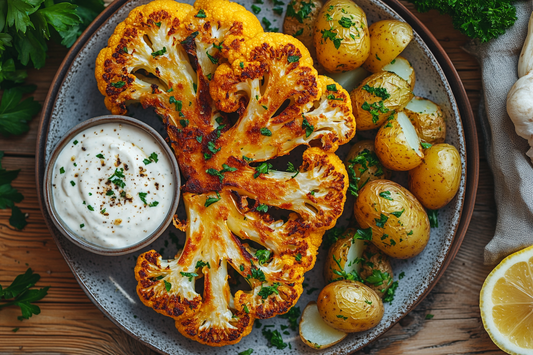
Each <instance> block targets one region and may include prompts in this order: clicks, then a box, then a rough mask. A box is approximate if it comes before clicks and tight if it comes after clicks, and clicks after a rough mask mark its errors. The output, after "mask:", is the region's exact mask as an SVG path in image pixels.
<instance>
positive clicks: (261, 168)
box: [254, 162, 272, 179]
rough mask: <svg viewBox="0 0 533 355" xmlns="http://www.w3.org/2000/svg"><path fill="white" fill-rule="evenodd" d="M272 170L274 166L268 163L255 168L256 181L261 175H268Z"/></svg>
mask: <svg viewBox="0 0 533 355" xmlns="http://www.w3.org/2000/svg"><path fill="white" fill-rule="evenodd" d="M270 169H272V164H270V163H266V162H265V163H261V165H259V166H257V167H256V168H255V174H254V179H257V178H258V177H259V175H261V174H268V172H269V171H270Z"/></svg>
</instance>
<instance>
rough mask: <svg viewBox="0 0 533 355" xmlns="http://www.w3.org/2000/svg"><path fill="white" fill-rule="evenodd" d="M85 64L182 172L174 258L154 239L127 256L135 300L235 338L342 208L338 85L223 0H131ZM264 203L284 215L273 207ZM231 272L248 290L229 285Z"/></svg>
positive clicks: (204, 331)
mask: <svg viewBox="0 0 533 355" xmlns="http://www.w3.org/2000/svg"><path fill="white" fill-rule="evenodd" d="M95 75H96V79H97V81H98V87H99V89H100V91H101V93H102V94H103V95H104V96H105V103H106V106H107V107H108V109H109V110H110V111H111V112H113V113H114V114H125V113H126V112H127V105H129V104H131V103H135V102H139V103H141V104H142V105H143V107H145V108H147V107H153V108H154V109H155V111H156V113H157V114H158V115H160V116H161V117H162V119H163V121H164V124H165V126H166V129H167V133H168V135H169V140H170V143H171V145H172V148H173V149H174V151H175V153H176V157H177V159H178V162H179V165H180V170H181V173H182V174H183V175H184V177H185V180H186V183H185V185H184V186H183V187H182V198H183V201H184V204H185V210H186V212H187V221H185V222H180V221H178V220H177V217H176V218H175V225H176V226H177V227H178V228H180V229H182V230H184V231H185V233H186V238H187V239H186V242H185V245H184V247H183V250H181V251H180V252H179V253H178V254H177V255H176V256H175V258H174V259H173V260H162V259H161V255H159V254H158V253H157V252H156V251H153V250H152V251H148V252H145V253H143V254H142V255H140V256H139V257H138V259H137V265H136V267H135V277H136V279H137V281H138V285H137V293H138V295H139V297H140V299H141V301H142V302H143V303H144V304H145V305H146V306H148V307H151V308H153V309H154V310H156V311H157V312H159V313H161V314H164V315H166V316H169V317H172V318H173V319H175V322H176V328H177V329H178V330H179V331H180V332H181V333H182V334H183V335H184V336H186V337H188V338H191V339H194V340H196V341H198V342H201V343H204V344H208V345H212V346H222V345H227V344H234V343H236V342H238V341H239V340H240V339H241V338H242V337H243V336H245V335H247V334H248V333H249V332H250V331H251V329H252V325H253V322H254V319H256V318H269V317H273V316H275V315H277V314H282V313H285V312H287V311H288V310H289V309H290V308H291V307H292V306H293V305H294V304H295V303H296V302H297V300H298V298H299V297H300V295H301V293H302V282H303V280H304V273H305V272H306V271H308V270H309V269H311V268H312V267H313V265H314V263H315V261H316V254H317V249H318V247H319V245H320V242H321V239H322V236H323V234H324V232H325V231H326V230H327V229H329V228H331V227H332V226H333V225H334V224H335V222H336V220H337V218H338V217H339V216H340V215H341V214H342V211H343V206H344V202H345V198H346V190H347V187H348V178H347V174H346V170H345V168H344V165H343V164H342V162H341V161H340V159H339V158H338V157H337V156H336V155H335V154H334V152H335V150H336V149H337V148H338V146H339V145H341V144H344V143H346V142H348V141H349V140H350V139H351V138H352V137H353V136H354V134H355V119H354V117H353V115H352V111H351V103H350V98H349V95H348V93H347V92H346V91H345V90H344V89H342V87H341V86H340V85H338V84H336V83H335V82H334V81H332V80H331V79H329V78H327V77H323V76H318V74H317V72H316V70H315V69H314V68H313V61H312V59H311V57H310V55H309V51H308V50H307V48H305V46H303V45H302V43H301V42H299V41H298V40H297V39H295V38H293V37H291V36H286V35H283V34H274V33H263V30H262V28H261V25H260V23H259V21H258V20H257V18H256V17H255V16H254V15H253V14H251V13H249V12H248V11H246V10H245V9H244V8H243V7H242V6H240V5H238V4H235V3H231V2H229V1H227V0H198V1H197V2H196V3H195V4H194V6H193V7H192V6H189V5H184V4H179V3H176V2H174V1H170V0H157V1H154V2H151V3H149V4H147V5H144V6H140V7H138V8H136V9H134V10H133V11H132V12H131V13H130V15H129V16H128V18H127V19H126V20H125V21H124V22H122V23H121V24H119V26H117V28H116V29H115V33H114V34H113V36H111V38H110V39H109V42H108V46H107V47H106V48H104V49H102V51H101V52H100V54H99V56H98V59H97V62H96V71H95ZM230 114H231V115H230ZM230 116H236V117H237V119H236V122H235V123H232V122H234V121H233V120H231V119H230ZM312 142H313V146H314V147H313V148H308V149H307V150H306V151H305V153H304V155H303V163H302V165H301V166H300V167H299V168H298V170H297V171H296V170H295V171H294V172H291V173H288V172H280V171H274V170H272V169H271V165H269V163H268V160H270V159H273V158H275V157H277V156H281V155H286V154H289V153H290V152H291V151H292V150H293V149H294V148H296V147H297V146H299V145H311V143H312ZM252 200H254V201H252ZM271 207H272V208H278V209H283V210H287V211H289V215H288V219H287V220H277V219H275V218H273V217H272V216H271V215H270V214H269V213H268V209H269V208H271ZM214 245H216V248H215V247H213V246H214ZM257 245H261V246H262V248H263V249H259V250H257V249H256V247H254V246H257ZM228 268H230V269H228ZM231 269H233V270H231ZM233 274H240V275H241V276H242V277H243V278H244V279H245V280H246V281H247V282H248V284H249V286H250V290H238V291H236V292H235V294H232V291H231V290H230V288H229V283H228V279H229V277H230V276H229V275H233ZM199 280H201V281H202V282H203V284H204V291H203V293H202V294H200V293H198V292H197V290H196V288H195V285H196V283H197V282H198V281H199Z"/></svg>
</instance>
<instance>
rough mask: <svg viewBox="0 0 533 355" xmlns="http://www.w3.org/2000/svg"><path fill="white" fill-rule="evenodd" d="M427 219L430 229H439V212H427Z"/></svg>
mask: <svg viewBox="0 0 533 355" xmlns="http://www.w3.org/2000/svg"><path fill="white" fill-rule="evenodd" d="M428 218H429V225H430V226H431V228H439V210H428Z"/></svg>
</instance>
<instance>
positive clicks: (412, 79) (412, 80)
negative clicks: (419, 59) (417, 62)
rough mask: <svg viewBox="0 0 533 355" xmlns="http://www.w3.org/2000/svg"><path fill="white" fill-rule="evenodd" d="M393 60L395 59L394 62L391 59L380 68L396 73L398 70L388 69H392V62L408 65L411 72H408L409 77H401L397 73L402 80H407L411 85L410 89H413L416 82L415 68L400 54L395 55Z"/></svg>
mask: <svg viewBox="0 0 533 355" xmlns="http://www.w3.org/2000/svg"><path fill="white" fill-rule="evenodd" d="M393 61H395V62H394V63H393V62H392V61H391V62H390V63H389V64H387V65H386V66H384V67H383V69H382V70H384V71H391V72H393V73H396V74H398V72H397V71H396V70H389V68H390V69H394V64H395V65H396V66H398V65H400V64H403V65H405V66H407V67H409V70H410V71H411V73H410V74H409V78H405V77H402V76H401V75H400V74H398V75H399V76H400V77H401V78H402V79H404V80H407V82H408V83H409V85H410V86H411V91H413V90H414V89H415V84H416V73H415V69H414V68H413V66H412V65H411V62H409V61H408V60H407V59H405V58H404V57H402V56H401V55H399V56H397V57H396V58H394V59H393Z"/></svg>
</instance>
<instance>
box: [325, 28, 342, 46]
mask: <svg viewBox="0 0 533 355" xmlns="http://www.w3.org/2000/svg"><path fill="white" fill-rule="evenodd" d="M320 33H322V38H325V39H326V40H327V39H328V38H329V39H330V40H331V41H332V42H333V45H334V46H335V49H339V47H340V46H341V41H342V38H336V37H337V34H336V33H335V32H331V31H330V30H322V31H320Z"/></svg>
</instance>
